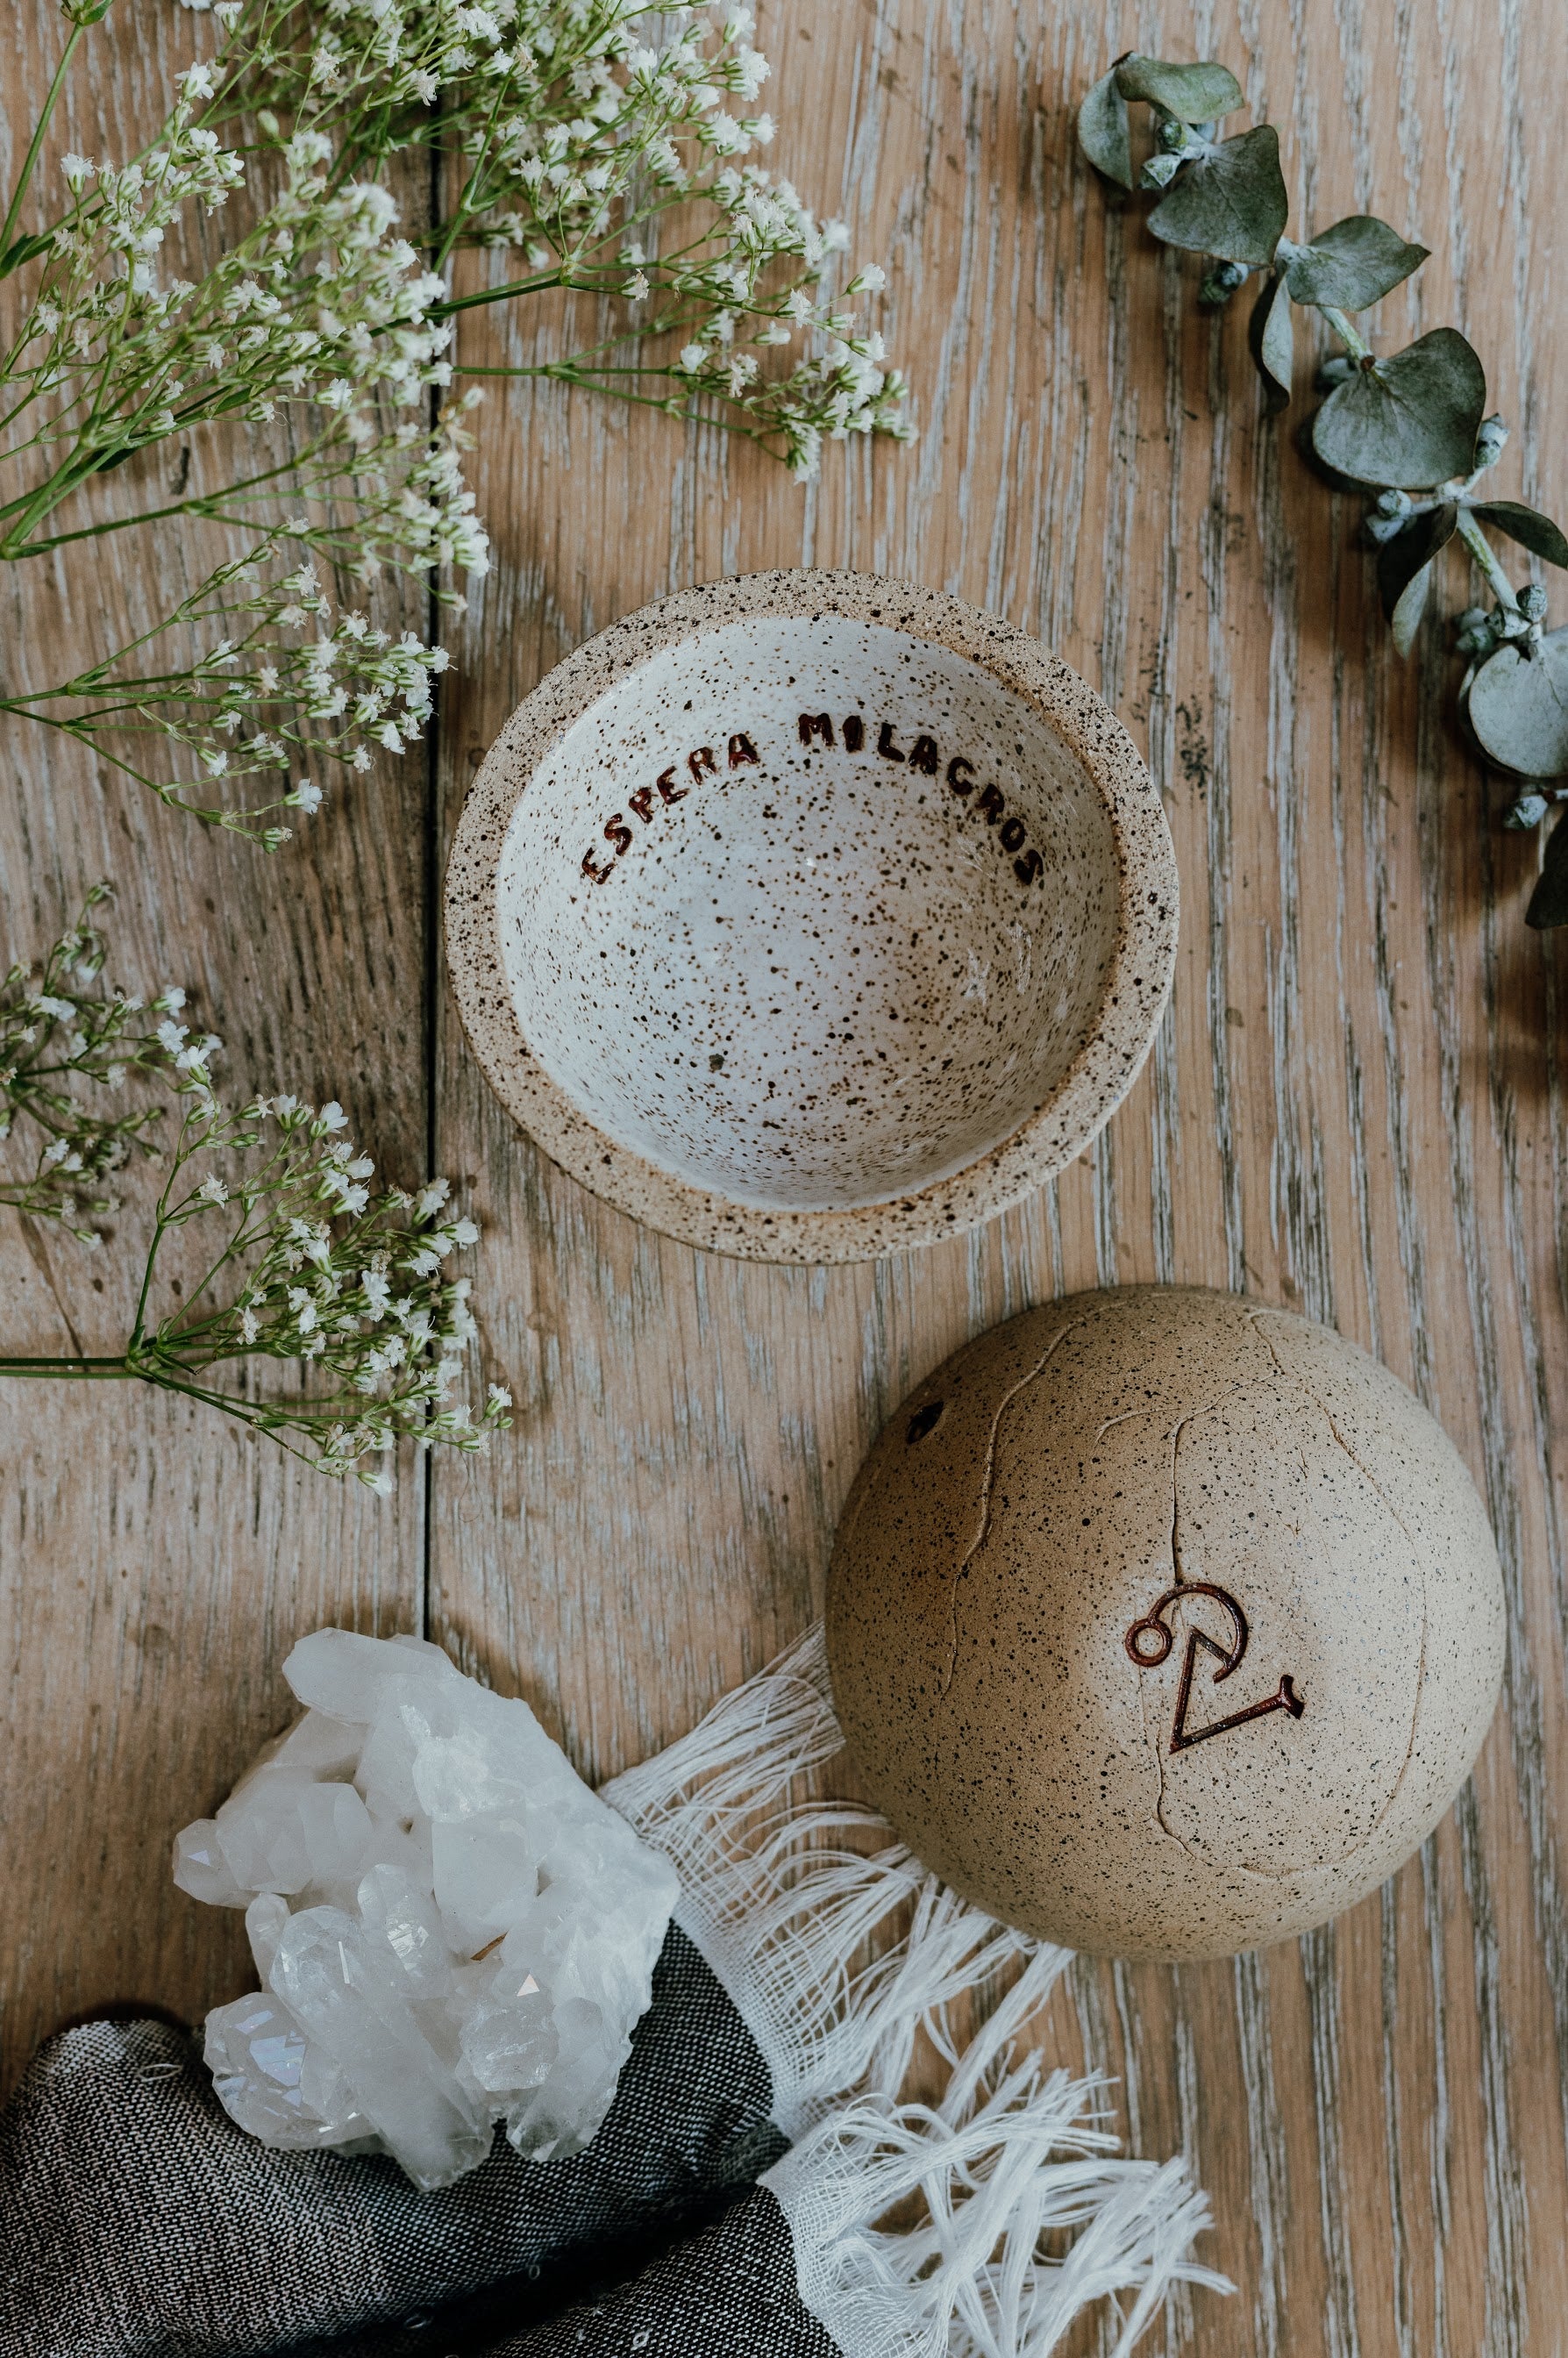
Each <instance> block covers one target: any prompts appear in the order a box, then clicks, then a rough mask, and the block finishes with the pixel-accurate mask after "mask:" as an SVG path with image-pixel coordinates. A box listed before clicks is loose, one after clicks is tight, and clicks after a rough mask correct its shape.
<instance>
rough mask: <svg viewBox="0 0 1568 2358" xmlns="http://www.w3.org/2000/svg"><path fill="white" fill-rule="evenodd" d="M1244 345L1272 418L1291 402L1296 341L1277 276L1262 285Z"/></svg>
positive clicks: (1248, 325) (1282, 282) (1286, 297)
mask: <svg viewBox="0 0 1568 2358" xmlns="http://www.w3.org/2000/svg"><path fill="white" fill-rule="evenodd" d="M1247 342H1248V345H1249V348H1250V349H1251V354H1252V359H1253V361H1254V362H1255V363H1256V366H1257V371H1258V374H1259V375H1260V376H1261V377H1262V380H1263V401H1264V404H1265V406H1266V407H1267V409H1268V413H1269V415H1270V416H1271V417H1274V416H1278V414H1279V412H1280V411H1281V410H1282V409H1283V407H1284V406H1285V405H1286V403H1287V402H1288V401H1289V399H1290V389H1291V374H1292V364H1293V362H1294V359H1295V338H1294V334H1293V333H1292V330H1291V316H1290V297H1289V296H1288V295H1287V294H1286V292H1285V284H1284V280H1283V278H1282V277H1280V276H1279V275H1278V273H1277V272H1276V273H1275V274H1273V276H1270V277H1268V278H1266V279H1265V280H1264V282H1263V288H1262V294H1260V296H1259V297H1258V299H1257V301H1256V302H1255V303H1254V304H1253V306H1252V314H1251V319H1249V320H1248V322H1247Z"/></svg>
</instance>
